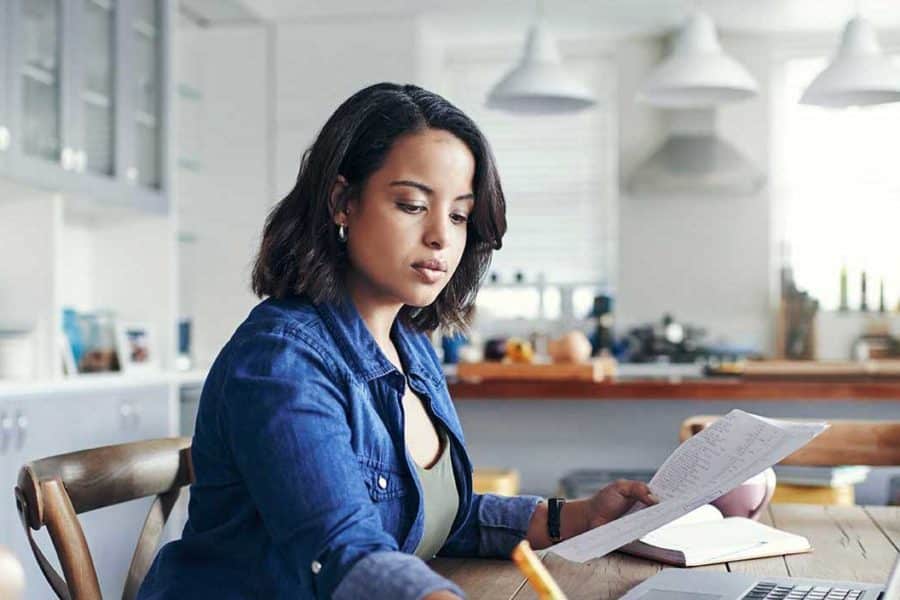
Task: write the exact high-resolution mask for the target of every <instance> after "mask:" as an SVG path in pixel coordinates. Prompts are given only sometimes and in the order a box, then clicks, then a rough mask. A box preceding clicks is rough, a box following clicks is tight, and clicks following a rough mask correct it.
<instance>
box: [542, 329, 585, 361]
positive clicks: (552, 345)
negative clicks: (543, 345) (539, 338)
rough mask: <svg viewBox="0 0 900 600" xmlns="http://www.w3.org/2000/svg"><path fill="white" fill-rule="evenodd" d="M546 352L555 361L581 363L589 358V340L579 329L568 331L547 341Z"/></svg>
mask: <svg viewBox="0 0 900 600" xmlns="http://www.w3.org/2000/svg"><path fill="white" fill-rule="evenodd" d="M547 353H548V354H549V355H550V359H551V360H552V361H553V362H555V363H566V362H568V363H581V362H587V361H588V360H590V358H591V342H590V341H588V339H587V336H586V335H584V334H583V333H582V332H580V331H570V332H568V333H566V334H565V335H563V336H562V337H559V338H556V339H554V340H550V341H549V342H548V343H547Z"/></svg>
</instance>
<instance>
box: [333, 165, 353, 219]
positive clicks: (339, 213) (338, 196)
mask: <svg viewBox="0 0 900 600" xmlns="http://www.w3.org/2000/svg"><path fill="white" fill-rule="evenodd" d="M349 187H350V185H349V184H348V183H347V179H346V178H345V177H344V176H343V175H338V176H337V178H336V179H335V180H334V183H333V184H332V186H331V194H330V195H329V197H328V208H329V210H330V211H331V218H332V219H333V220H334V224H335V225H346V224H347V213H348V212H349V210H350V207H349V205H348V202H347V190H348V188H349Z"/></svg>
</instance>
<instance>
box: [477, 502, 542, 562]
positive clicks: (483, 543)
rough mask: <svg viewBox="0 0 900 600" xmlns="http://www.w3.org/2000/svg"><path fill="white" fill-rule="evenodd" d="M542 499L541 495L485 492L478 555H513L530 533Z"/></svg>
mask: <svg viewBox="0 0 900 600" xmlns="http://www.w3.org/2000/svg"><path fill="white" fill-rule="evenodd" d="M541 500H542V498H541V497H540V496H512V497H506V496H496V495H494V494H483V495H482V496H481V503H480V505H479V506H478V522H479V524H480V525H481V535H480V539H479V540H478V554H479V555H481V556H502V557H504V558H509V555H510V554H511V553H512V551H513V548H514V547H515V546H516V544H518V543H519V542H521V541H522V540H523V539H525V537H526V536H527V535H528V525H529V523H531V517H532V515H533V514H534V509H535V508H536V507H537V505H538V502H540V501H541Z"/></svg>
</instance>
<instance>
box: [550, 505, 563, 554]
mask: <svg viewBox="0 0 900 600" xmlns="http://www.w3.org/2000/svg"><path fill="white" fill-rule="evenodd" d="M565 503H566V499H565V498H548V499H547V533H548V534H550V539H551V540H552V541H553V543H554V544H555V543H557V542H559V541H560V540H561V539H562V535H561V534H560V532H559V529H560V528H559V517H560V515H561V514H562V508H563V505H564V504H565Z"/></svg>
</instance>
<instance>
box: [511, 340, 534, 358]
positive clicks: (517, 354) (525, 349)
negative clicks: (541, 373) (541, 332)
mask: <svg viewBox="0 0 900 600" xmlns="http://www.w3.org/2000/svg"><path fill="white" fill-rule="evenodd" d="M506 358H508V359H509V360H510V362H514V363H531V362H533V361H534V347H533V346H532V345H531V342H529V341H528V340H523V339H521V338H509V339H508V340H506Z"/></svg>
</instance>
